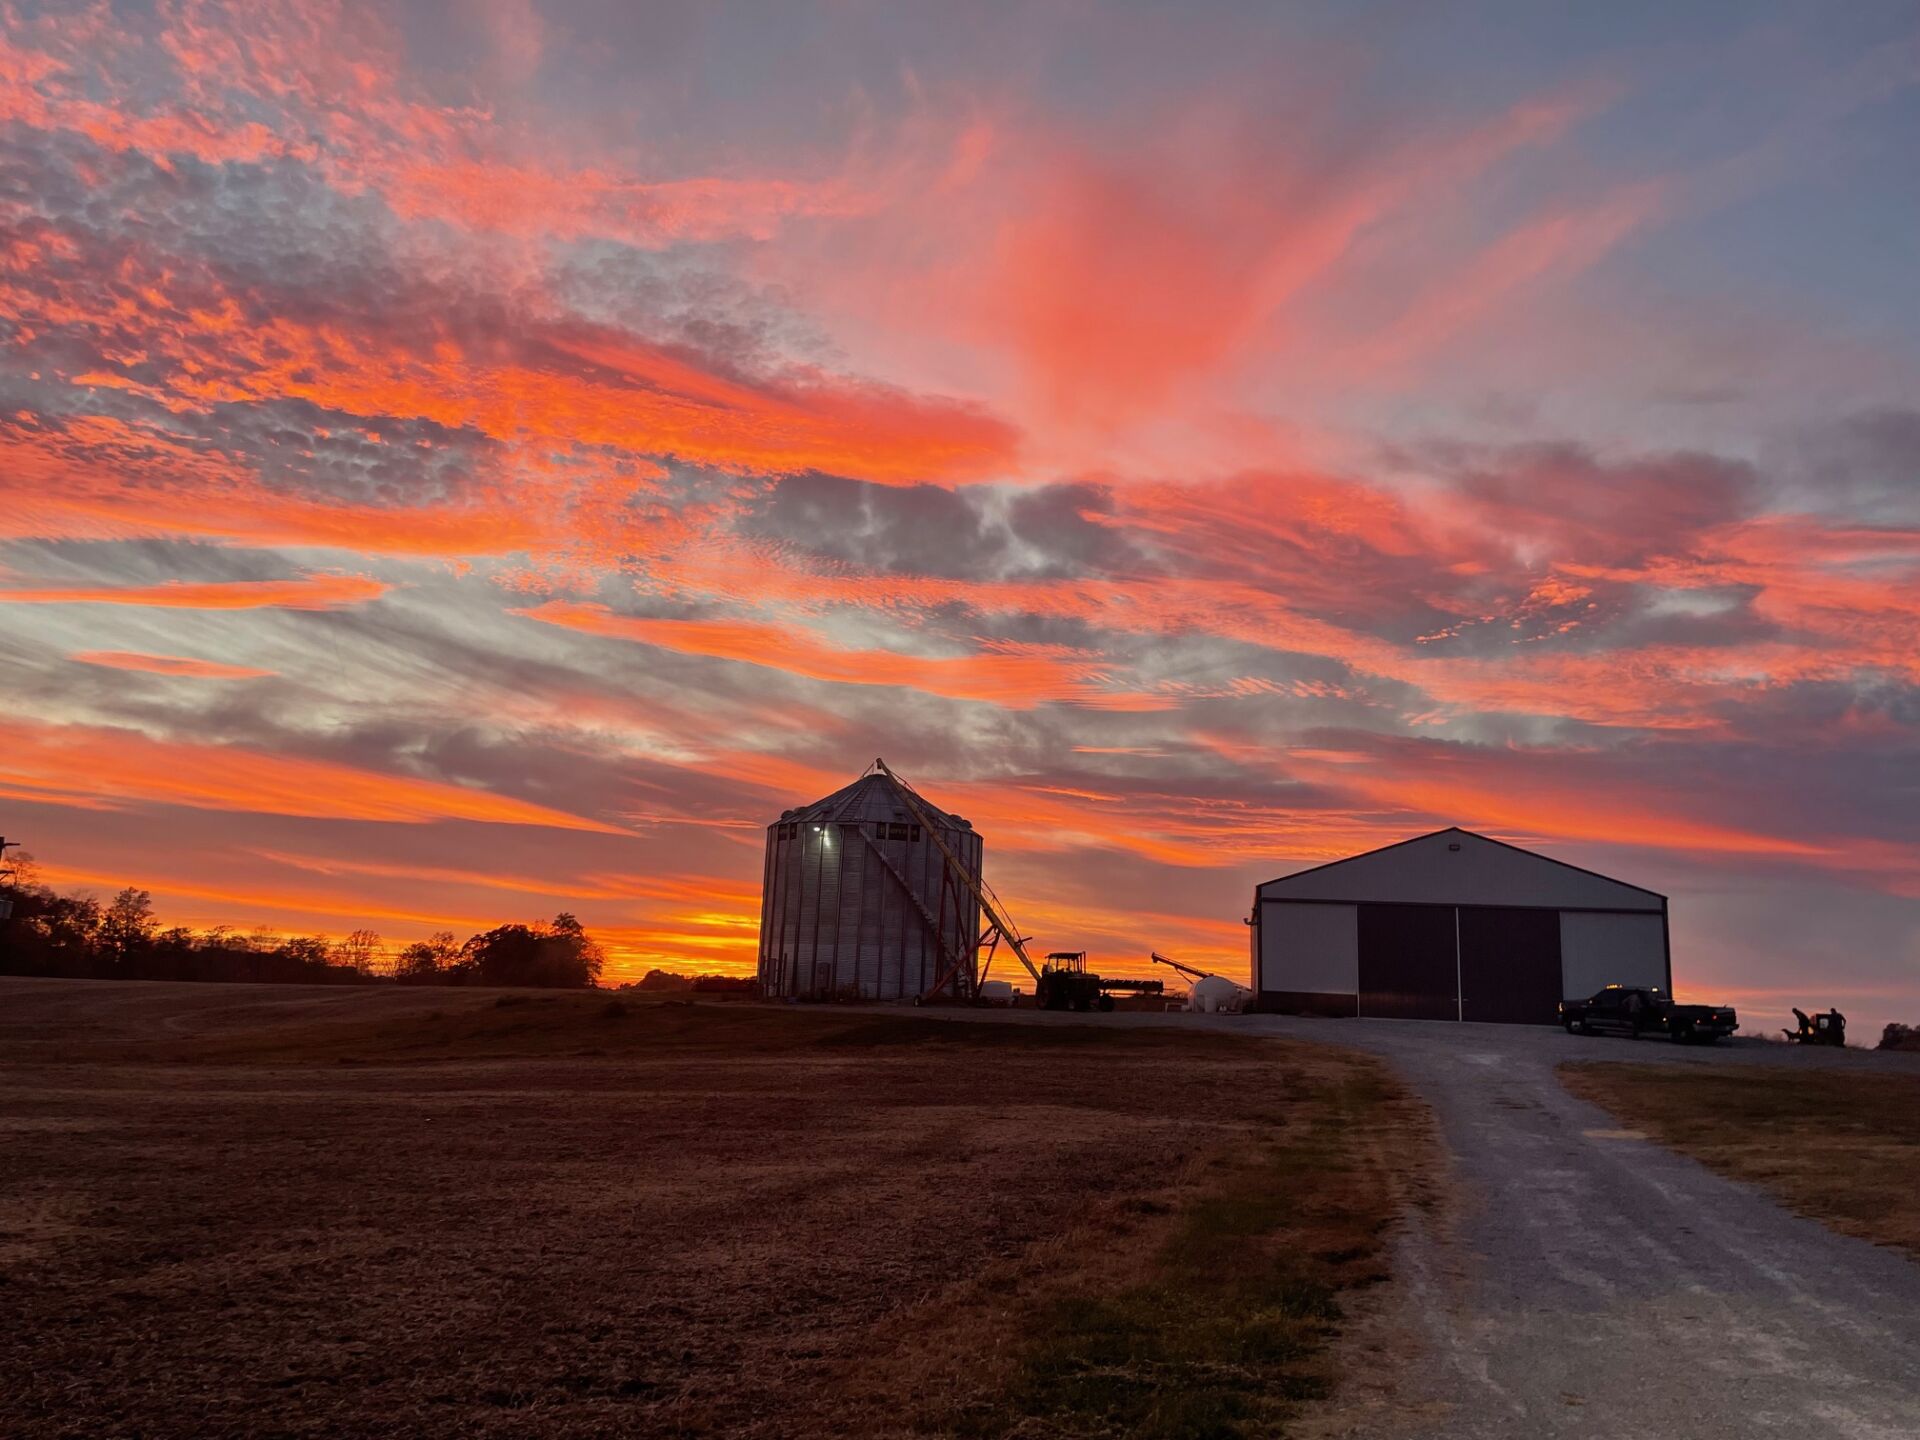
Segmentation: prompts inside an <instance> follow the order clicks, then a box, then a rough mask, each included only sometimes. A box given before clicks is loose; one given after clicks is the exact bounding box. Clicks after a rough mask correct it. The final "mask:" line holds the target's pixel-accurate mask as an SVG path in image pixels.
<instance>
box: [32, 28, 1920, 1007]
mask: <svg viewBox="0 0 1920 1440" xmlns="http://www.w3.org/2000/svg"><path fill="white" fill-rule="evenodd" d="M1549 11H1559V12H1563V13H1558V14H1550V13H1548V12H1549ZM1916 155H1920V18H1916V12H1915V10H1914V7H1913V6H1912V5H1911V4H1910V3H1899V4H1888V5H1876V4H1871V3H1852V4H1847V5H1843V6H1831V5H1805V6H1778V5H1774V6H1769V5H1759V4H1727V5H1714V4H1699V5H1686V6H1673V5H1670V4H1658V5H1656V4H1646V5H1639V4H1621V5H1589V6H1565V7H1542V6H1530V5H1524V4H1510V5H1477V6H1476V5H1451V6H1424V5H1412V6H1409V5H1392V4H1338V5H1326V6H1321V7H1306V6H1288V7H1276V6H1268V5H1243V6H1220V7H1202V6H1194V5H1178V6H1174V5H1169V6H1144V5H1124V6H1122V5H1112V6H1101V5H1093V4H1085V3H1071V4H1070V3H1061V4H1041V5H1034V6H1030V7H1021V6H1017V5H992V6H982V7H977V8H975V7H968V6H962V5H957V4H939V5H927V6H924V7H922V6H908V5H894V4H874V5H863V4H855V3H826V4H817V5H808V4H792V5H768V6H738V7H733V6H720V5H711V6H709V5H689V6H674V7H668V6H664V5H638V4H629V3H624V0H592V3H581V4H560V3H535V0H498V3H492V4H486V5H482V4H478V3H467V0H445V3H438V4H426V3H422V4H397V5H370V6H362V5H356V4H343V5H337V4H331V3H324V0H274V3H263V0H247V3H240V4H234V5H232V6H226V5H220V4H205V3H198V0H155V3H142V4H106V3H88V4H83V5H51V6H42V5H37V4H30V3H29V4H21V3H19V0H0V616H3V617H4V620H5V622H6V623H5V627H4V630H3V631H0V667H3V669H4V676H5V684H4V688H3V690H0V696H3V698H0V706H3V707H4V711H5V718H6V726H5V732H4V733H5V743H4V745H0V833H4V834H5V835H7V836H8V837H9V838H19V839H22V840H24V841H25V842H26V844H27V848H28V849H29V850H30V851H31V852H32V853H33V854H34V855H35V856H36V857H37V859H38V861H39V866H40V872H41V875H42V878H43V879H45V880H46V881H48V882H49V883H52V884H54V885H56V886H57V887H59V888H62V889H76V888H77V889H93V890H95V891H97V892H99V893H102V894H110V893H111V892H112V890H114V889H116V888H118V886H119V885H121V884H123V883H125V882H127V881H138V882H139V883H141V884H143V885H146V886H148V887H150V888H151V889H152V891H153V894H154V901H155V905H156V908H157V909H158V911H159V913H160V915H161V917H162V919H163V920H165V921H167V922H169V923H184V924H191V925H196V926H202V925H208V924H212V923H215V922H227V923H233V924H237V925H241V926H252V925H256V924H266V925H269V926H272V927H274V928H276V929H280V930H288V931H299V932H303V933H304V932H313V931H320V932H328V933H335V934H338V933H341V932H344V931H346V930H349V929H352V928H354V927H356V926H360V925H366V926H370V927H371V928H373V929H375V930H378V931H379V932H381V934H382V935H384V936H385V937H387V938H388V939H389V940H407V939H412V938H416V937H418V936H420V935H422V934H424V933H426V932H429V931H433V930H438V929H442V928H447V929H453V930H456V931H459V932H461V933H462V934H465V933H467V932H468V931H470V930H472V929H477V928H481V927H483V926H485V925H490V924H494V923H497V922H498V921H501V920H505V919H516V918H527V919H531V918H535V917H540V916H545V915H550V914H552V913H553V912H554V911H556V910H560V909H569V910H574V911H576V912H578V914H579V915H580V916H581V917H582V919H583V920H585V922H586V923H587V924H588V926H589V927H590V928H591V929H592V930H594V931H595V932H596V933H598V934H600V935H601V936H602V937H603V938H604V939H605V940H606V942H607V943H608V946H609V949H610V951H611V954H612V957H613V963H612V966H611V978H616V979H618V978H627V977H631V976H637V975H638V974H639V973H640V972H642V971H644V970H645V969H647V968H648V967H650V966H653V965H663V966H668V967H671V968H679V969H724V970H742V969H746V968H750V966H751V964H752V960H753V952H754V944H755V934H756V927H757V923H758V887H759V879H760V868H761V856H762V847H763V843H764V827H765V826H766V825H767V823H768V822H769V821H771V820H773V819H775V818H776V817H777V816H778V814H779V812H780V811H781V809H782V808H784V807H786V806H788V805H793V804H797V803H801V802H804V801H807V800H811V799H815V798H817V797H819V796H821V795H823V794H825V793H827V792H829V791H831V790H833V789H835V788H837V787H838V786H840V785H842V784H844V783H846V782H847V781H849V780H851V779H853V778H854V777H855V776H856V775H857V774H858V773H859V772H860V771H861V769H862V768H863V767H864V766H865V765H866V764H867V763H868V762H870V761H871V760H872V759H873V758H874V757H875V756H876V755H883V756H885V757H886V759H887V760H888V761H889V763H891V764H893V765H895V766H896V767H897V768H898V769H899V770H900V771H901V772H902V773H903V774H904V775H906V776H907V777H908V778H909V779H911V780H913V781H914V782H915V783H916V784H918V785H919V786H920V788H921V789H923V790H924V791H925V792H926V793H927V794H928V796H929V797H930V798H931V799H932V800H934V801H935V802H936V803H938V804H940V805H942V806H944V807H946V808H949V809H952V810H956V811H958V812H960V813H962V814H964V815H966V816H967V817H968V818H970V819H971V820H972V821H973V822H974V824H975V825H976V826H977V827H978V828H979V829H980V830H981V832H982V833H983V835H984V836H985V839H986V863H987V871H988V876H989V878H990V879H991V880H992V881H993V882H994V884H995V886H996V888H997V889H998V890H999V891H1000V893H1001V894H1002V895H1003V896H1004V897H1005V898H1006V899H1007V901H1008V902H1009V904H1010V905H1011V906H1012V908H1013V911H1014V914H1015V917H1016V918H1017V919H1018V920H1019V922H1020V923H1021V925H1022V927H1023V928H1024V929H1025V930H1027V931H1029V932H1031V933H1032V934H1033V935H1034V937H1035V940H1036V943H1037V944H1040V945H1043V946H1044V947H1045V948H1048V949H1054V948H1063V949H1083V948H1084V949H1087V950H1090V951H1092V952H1093V955H1094V959H1095V964H1096V965H1097V966H1099V967H1101V968H1104V969H1107V970H1109V971H1110V972H1124V971H1127V970H1132V971H1136V972H1138V971H1140V970H1141V969H1142V968H1143V965H1142V962H1143V961H1144V957H1145V954H1146V951H1147V950H1148V949H1149V948H1150V947H1151V948H1156V949H1159V950H1162V951H1165V952H1169V953H1173V954H1176V955H1180V956H1182V957H1184V958H1188V959H1191V960H1193V961H1197V962H1200V963H1203V964H1207V965H1218V966H1221V967H1225V968H1227V969H1229V970H1231V971H1233V972H1234V973H1244V970H1245V966H1246V958H1245V957H1246V931H1245V928H1244V926H1243V925H1242V923H1241V917H1242V916H1243V915H1245V914H1246V912H1247V909H1248V904H1249V898H1250V895H1251V890H1252V887H1253V885H1254V883H1255V882H1257V881H1260V880H1264V879H1269V878H1272V877H1273V876H1275V875H1279V874H1283V873H1285V872H1287V871H1289V870H1291V869H1295V868H1298V867H1300V866H1301V865H1304V864H1307V863H1312V862H1317V861H1321V860H1325V859H1329V858H1333V857H1336V856H1339V855H1343V854H1348V853H1351V852H1353V851H1356V850H1360V849H1364V848H1368V847H1371V846H1374V845H1377V844H1383V843H1386V842H1389V841H1392V840H1397V839H1401V838H1404V837H1405V836H1408V835H1411V834H1416V833H1419V832H1422V831H1425V830H1431V829H1435V828H1439V827H1441V826H1444V825H1449V824H1459V825H1463V826H1466V827H1468V828H1471V829H1478V830H1483V831H1485V832H1487V833H1489V834H1492V835H1495V836H1498V837H1500V838H1503V839H1507V840H1511V841H1514V842H1516V843H1520V844H1523V845H1529V846H1536V847H1538V848H1540V849H1542V850H1544V851H1546V852H1547V853H1549V854H1552V855H1555V856H1558V857H1561V858H1563V859H1567V860H1571V861H1573V862H1575V863H1578V864H1582V865H1586V866H1590V867H1593V868H1596V869H1599V870H1602V871H1605V872H1607V873H1609V874H1613V875H1617V876H1619V877H1620V878H1622V879H1625V880H1628V881H1630V882H1632V883H1635V884H1639V885H1644V886H1647V887H1649V888H1652V889H1655V890H1660V891H1663V892H1666V893H1668V894H1670V895H1671V897H1672V905H1673V945H1674V956H1675V969H1676V975H1677V977H1678V980H1679V988H1680V990H1681V992H1682V994H1683V996H1688V995H1690V996H1692V997H1694V998H1699V999H1707V1000H1715V1001H1718V1000H1733V1001H1735V1002H1737V1003H1740V1004H1741V1005H1742V1006H1743V1007H1745V1008H1748V1009H1752V1010H1755V1011H1757V1012H1759V1013H1760V1014H1761V1015H1763V1016H1767V1017H1772V1016H1775V1015H1783V1014H1784V1013H1785V1011H1786V1007H1787V1005H1788V1004H1789V1003H1799V1004H1801V1005H1803V1006H1806V1007H1808V1008H1812V1007H1813V1006H1814V1005H1815V1004H1818V1005H1820V1006H1824V1005H1826V1004H1829V1003H1838V1004H1839V1005H1840V1007H1841V1008H1842V1009H1844V1010H1847V1011H1848V1012H1849V1014H1850V1015H1851V1016H1852V1017H1854V1019H1855V1021H1856V1024H1858V1023H1860V1022H1862V1021H1870V1022H1872V1023H1874V1024H1875V1025H1876V1026H1877V1024H1878V1023H1879V1022H1881V1021H1884V1020H1886V1019H1892V1018H1903V1019H1908V1020H1913V1021H1920V276H1917V275H1916V256H1917V255H1920V161H1917V160H1916Z"/></svg>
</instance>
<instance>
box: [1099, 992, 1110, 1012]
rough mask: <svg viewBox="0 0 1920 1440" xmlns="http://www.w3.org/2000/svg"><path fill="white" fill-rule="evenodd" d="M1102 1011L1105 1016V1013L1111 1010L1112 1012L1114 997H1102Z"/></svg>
mask: <svg viewBox="0 0 1920 1440" xmlns="http://www.w3.org/2000/svg"><path fill="white" fill-rule="evenodd" d="M1100 1009H1101V1012H1102V1013H1103V1014H1104V1013H1105V1012H1106V1011H1109V1010H1111V1009H1113V996H1111V995H1102V996H1101V997H1100Z"/></svg>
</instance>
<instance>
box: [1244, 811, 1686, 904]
mask: <svg viewBox="0 0 1920 1440" xmlns="http://www.w3.org/2000/svg"><path fill="white" fill-rule="evenodd" d="M1448 835H1463V836H1465V837H1467V838H1468V839H1470V840H1475V841H1479V842H1480V843H1482V844H1485V845H1492V846H1497V847H1499V848H1500V849H1501V850H1508V851H1512V852H1513V853H1514V854H1516V855H1522V856H1525V857H1526V858H1527V859H1528V860H1531V861H1535V862H1538V863H1539V864H1541V865H1550V866H1554V867H1557V868H1558V869H1560V870H1566V871H1571V872H1572V873H1573V874H1574V875H1577V876H1582V877H1585V878H1586V879H1587V880H1592V881H1599V882H1601V883H1602V884H1604V885H1606V886H1611V887H1617V888H1619V889H1621V890H1627V891H1631V892H1633V893H1634V894H1637V895H1644V896H1646V897H1647V898H1648V899H1650V900H1656V901H1658V902H1660V904H1661V905H1662V906H1664V905H1665V904H1666V899H1667V897H1666V896H1664V895H1662V894H1661V893H1660V892H1659V891H1657V890H1649V889H1647V888H1646V887H1645V886H1644V885H1634V884H1631V883H1629V882H1628V881H1625V880H1617V879H1615V878H1614V877H1613V876H1611V875H1602V874H1601V873H1600V872H1599V871H1598V870H1589V869H1587V868H1586V867H1585V866H1583V865H1574V864H1572V863H1570V862H1568V861H1566V860H1557V859H1555V858H1554V857H1553V856H1551V855H1542V854H1541V853H1540V852H1539V851H1538V850H1529V849H1527V848H1526V847H1525V846H1522V845H1513V844H1510V843H1508V842H1507V841H1505V840H1496V839H1494V838H1493V837H1492V836H1491V835H1482V834H1480V833H1479V832H1478V831H1477V830H1466V829H1463V828H1461V827H1460V826H1458V825H1449V826H1448V827H1447V828H1446V829H1444V830H1432V831H1429V832H1427V833H1426V834H1424V835H1411V836H1408V837H1407V838H1406V839H1405V840H1396V841H1394V842H1393V843H1392V844H1391V845H1382V846H1379V847H1378V848H1377V849H1373V850H1364V851H1362V852H1361V853H1360V854H1358V855H1348V856H1345V857H1344V858H1342V859H1339V860H1329V861H1326V862H1325V863H1324V864H1320V865H1310V866H1308V867H1307V868H1306V869H1305V870H1296V871H1294V872H1293V873H1292V874H1289V875H1280V876H1276V877H1275V878H1274V879H1272V880H1267V881H1263V882H1262V883H1261V884H1260V885H1259V886H1258V887H1256V890H1255V894H1256V895H1262V896H1264V895H1265V894H1266V893H1267V891H1268V890H1269V889H1270V888H1272V887H1275V886H1280V885H1291V883H1292V882H1294V881H1296V880H1303V879H1305V878H1306V877H1308V876H1325V875H1326V872H1328V871H1333V870H1338V869H1340V868H1341V867H1343V866H1357V865H1362V864H1364V862H1367V861H1374V860H1378V859H1379V858H1380V857H1383V856H1387V855H1389V854H1390V853H1391V852H1393V851H1396V850H1404V849H1405V848H1406V847H1408V846H1411V845H1418V844H1420V843H1422V842H1423V841H1429V840H1439V839H1441V838H1443V837H1445V836H1448ZM1328 878H1332V877H1328ZM1343 878H1344V877H1343ZM1563 908H1577V907H1563Z"/></svg>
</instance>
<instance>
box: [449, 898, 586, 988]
mask: <svg viewBox="0 0 1920 1440" xmlns="http://www.w3.org/2000/svg"><path fill="white" fill-rule="evenodd" d="M460 955H461V959H462V960H463V961H464V962H465V963H466V964H467V965H468V966H470V967H471V973H470V976H469V977H467V978H470V979H471V980H472V981H473V983H475V984H479V985H540V986H554V987H572V988H584V987H586V986H590V985H593V984H595V983H597V982H598V981H599V979H600V970H601V967H602V965H603V964H604V963H605V960H604V956H603V955H602V952H601V950H600V947H599V946H598V945H597V944H595V943H594V942H593V940H592V939H591V938H590V937H589V936H588V935H587V932H586V931H585V929H583V928H582V927H581V924H580V922H579V921H578V920H577V919H575V918H574V917H573V916H572V915H568V914H566V913H564V912H563V913H562V914H560V915H558V916H556V917H555V918H554V923H553V924H551V925H499V926H496V927H495V928H493V929H492V930H487V931H483V932H482V933H480V934H478V935H475V936H474V937H473V938H472V939H470V940H468V941H467V943H466V944H465V945H463V946H461V947H460Z"/></svg>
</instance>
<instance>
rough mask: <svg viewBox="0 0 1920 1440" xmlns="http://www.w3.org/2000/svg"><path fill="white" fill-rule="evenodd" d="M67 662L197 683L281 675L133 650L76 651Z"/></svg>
mask: <svg viewBox="0 0 1920 1440" xmlns="http://www.w3.org/2000/svg"><path fill="white" fill-rule="evenodd" d="M67 658H68V659H69V660H77V661H79V662H80V663H81V664H82V665H104V666H106V667H107V668H109V669H112V670H142V671H145V672H146V673H148V674H150V675H180V676H185V677H187V678H190V679H195V680H260V679H264V678H265V677H267V676H269V675H273V674H275V673H277V672H275V671H272V670H256V669H255V668H253V667H252V666H251V665H223V664H221V663H220V662H219V661H217V660H195V659H192V658H190V657H189V656H185V655H142V654H139V653H137V652H135V651H132V650H76V651H75V652H74V653H73V654H71V655H69V656H68V657H67Z"/></svg>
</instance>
